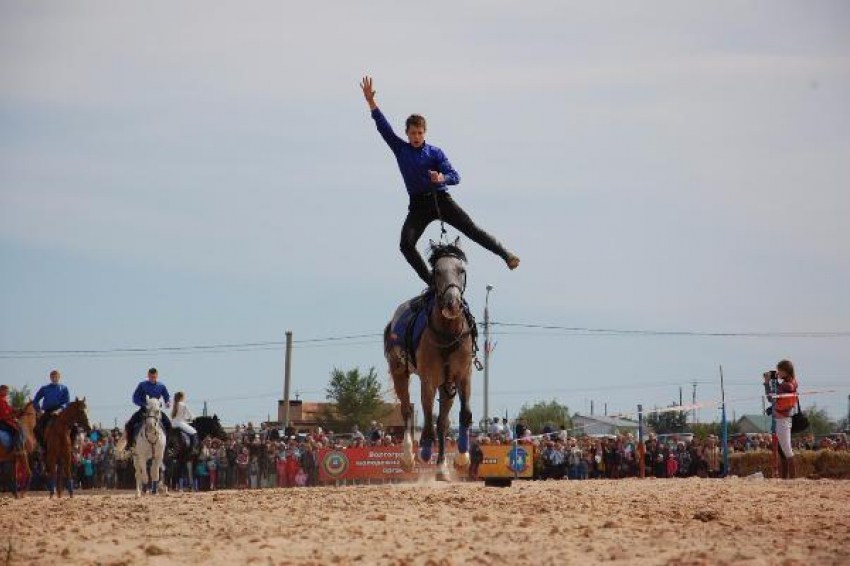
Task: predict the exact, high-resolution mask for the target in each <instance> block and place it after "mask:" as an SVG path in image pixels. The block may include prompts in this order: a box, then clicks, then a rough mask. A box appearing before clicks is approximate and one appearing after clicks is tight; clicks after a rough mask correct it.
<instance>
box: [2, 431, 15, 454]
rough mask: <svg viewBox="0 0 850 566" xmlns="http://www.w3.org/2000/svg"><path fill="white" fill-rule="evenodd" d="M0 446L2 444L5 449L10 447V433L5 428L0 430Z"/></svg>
mask: <svg viewBox="0 0 850 566" xmlns="http://www.w3.org/2000/svg"><path fill="white" fill-rule="evenodd" d="M0 446H3V448H5V449H6V450H10V449H11V448H12V435H11V434H9V433H8V432H6V431H5V430H0Z"/></svg>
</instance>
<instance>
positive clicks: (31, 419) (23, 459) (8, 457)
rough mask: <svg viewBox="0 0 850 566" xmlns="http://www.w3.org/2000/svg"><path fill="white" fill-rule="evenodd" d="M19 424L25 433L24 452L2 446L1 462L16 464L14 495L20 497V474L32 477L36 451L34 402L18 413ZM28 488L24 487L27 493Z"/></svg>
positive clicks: (13, 476)
mask: <svg viewBox="0 0 850 566" xmlns="http://www.w3.org/2000/svg"><path fill="white" fill-rule="evenodd" d="M17 418H18V422H19V423H20V425H21V430H22V432H23V433H24V450H23V452H15V451H10V450H6V449H5V448H3V447H2V446H0V462H9V461H11V462H14V466H13V467H12V493H13V494H14V495H15V497H18V473H19V472H20V471H21V470H23V471H24V472H25V474H26V476H27V477H29V476H30V464H29V455H30V454H32V453H33V452H34V451H35V433H34V430H35V421H36V415H35V407H33V404H32V401H30V402H29V403H27V404H26V405H24V408H23V409H21V410H20V412H19V413H18V416H17ZM26 489H27V486H26V485H25V486H24V491H26Z"/></svg>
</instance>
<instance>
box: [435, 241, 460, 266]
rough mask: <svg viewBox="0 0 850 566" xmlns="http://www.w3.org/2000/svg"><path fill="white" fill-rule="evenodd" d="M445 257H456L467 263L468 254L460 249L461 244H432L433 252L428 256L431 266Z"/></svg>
mask: <svg viewBox="0 0 850 566" xmlns="http://www.w3.org/2000/svg"><path fill="white" fill-rule="evenodd" d="M444 257H456V258H458V259H459V260H461V261H462V262H463V263H467V260H466V254H465V253H464V251H463V250H462V249H460V246H458V245H456V244H436V245H433V244H432V245H431V253H430V255H429V256H428V263H430V264H431V267H432V268H433V267H434V266H435V265H437V262H438V261H439V260H441V259H442V258H444Z"/></svg>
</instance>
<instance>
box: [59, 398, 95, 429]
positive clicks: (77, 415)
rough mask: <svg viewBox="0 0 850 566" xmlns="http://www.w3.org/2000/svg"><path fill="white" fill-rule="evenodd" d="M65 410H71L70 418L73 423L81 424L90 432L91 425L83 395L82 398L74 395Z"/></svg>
mask: <svg viewBox="0 0 850 566" xmlns="http://www.w3.org/2000/svg"><path fill="white" fill-rule="evenodd" d="M65 410H66V411H68V410H70V411H71V419H72V420H73V421H74V423H76V424H77V425H78V426H81V427H82V428H83V430H85V431H86V432H91V425H90V424H89V409H88V406H87V405H86V398H85V397H83V398H82V399H80V398H79V397H75V398H74V402H73V403H69V404H68V408H67V409H65Z"/></svg>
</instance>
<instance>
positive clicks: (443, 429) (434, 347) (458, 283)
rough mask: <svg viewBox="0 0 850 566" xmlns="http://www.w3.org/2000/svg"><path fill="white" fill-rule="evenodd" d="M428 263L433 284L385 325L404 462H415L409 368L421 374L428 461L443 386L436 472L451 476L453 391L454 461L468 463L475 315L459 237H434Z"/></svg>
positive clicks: (424, 444)
mask: <svg viewBox="0 0 850 566" xmlns="http://www.w3.org/2000/svg"><path fill="white" fill-rule="evenodd" d="M430 263H431V267H432V269H433V284H432V286H431V289H430V290H429V291H428V292H426V293H425V294H424V295H422V296H420V297H416V298H415V299H412V300H410V301H407V302H406V303H404V304H402V305H401V306H399V308H398V309H397V310H396V314H395V316H394V317H393V320H392V321H391V322H390V324H388V325H387V327H386V329H385V331H384V351H385V355H386V358H387V362H388V364H389V370H390V374H391V375H392V378H393V385H394V386H395V392H396V395H397V396H398V398H399V401H401V414H402V418H403V419H404V424H405V431H406V432H405V435H404V445H403V446H404V455H403V457H402V466H403V467H404V468H405V469H406V470H408V471H409V470H411V469H412V468H413V460H414V455H413V441H412V438H411V433H410V427H411V425H412V424H413V423H412V417H413V407H412V406H411V404H410V374H411V373H415V374H417V375H419V378H420V380H421V384H422V410H423V414H424V417H425V426H424V428H423V430H422V436H421V438H420V446H421V454H420V456H421V458H422V460H423V461H425V462H427V461H429V460H430V459H431V451H432V450H433V444H434V416H433V409H434V395H436V393H437V391H438V390H439V391H440V414H439V416H438V417H437V430H436V439H437V444H438V456H437V466H438V468H437V472H438V478H439V479H447V478H448V466H446V462H445V438H446V434H447V433H448V431H449V411H450V410H451V408H452V404H453V403H454V397H455V394H459V396H460V435H459V438H458V455H457V457H456V458H455V461H454V462H455V467H457V468H459V469H466V468H467V467H468V466H469V456H468V451H469V427H470V426H471V425H472V411H471V410H470V408H469V396H470V392H471V388H472V383H471V381H472V380H471V377H472V361H473V359H474V357H475V321H474V319H473V318H472V316H471V315H470V314H469V312H468V309H467V308H466V305H465V303H464V300H463V293H464V291H465V289H466V255H465V254H464V253H463V251H462V250H461V248H460V239H459V238H458V239H456V240H455V241H454V243H451V244H442V245H439V244H435V243H434V242H431V255H430Z"/></svg>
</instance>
